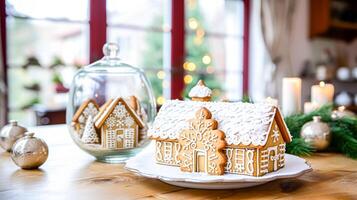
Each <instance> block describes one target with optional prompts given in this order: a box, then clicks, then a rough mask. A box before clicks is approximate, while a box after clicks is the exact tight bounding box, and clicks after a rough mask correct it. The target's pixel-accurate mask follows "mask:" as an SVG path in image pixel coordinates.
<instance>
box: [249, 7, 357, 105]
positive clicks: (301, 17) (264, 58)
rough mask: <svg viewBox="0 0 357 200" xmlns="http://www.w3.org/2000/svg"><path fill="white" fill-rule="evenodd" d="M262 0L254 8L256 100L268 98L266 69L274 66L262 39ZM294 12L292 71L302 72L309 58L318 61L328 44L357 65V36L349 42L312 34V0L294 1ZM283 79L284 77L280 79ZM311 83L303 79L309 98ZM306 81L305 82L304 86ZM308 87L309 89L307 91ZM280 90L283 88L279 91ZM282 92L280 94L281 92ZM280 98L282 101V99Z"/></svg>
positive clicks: (252, 80)
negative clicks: (266, 93)
mask: <svg viewBox="0 0 357 200" xmlns="http://www.w3.org/2000/svg"><path fill="white" fill-rule="evenodd" d="M260 1H261V0H252V10H251V27H250V28H251V30H250V32H251V37H250V77H249V78H250V79H249V80H250V85H249V87H250V96H251V97H252V98H253V100H255V101H259V100H262V99H263V98H265V90H264V89H265V87H264V84H265V83H267V82H266V81H267V80H268V79H269V76H270V74H269V73H266V72H267V68H269V67H270V66H271V61H270V57H269V55H268V54H267V51H266V49H265V45H264V42H263V39H262V33H261V27H260ZM295 6H296V7H295V12H294V15H293V24H292V31H291V34H292V36H291V43H290V44H291V45H290V48H289V49H287V51H289V52H290V62H291V66H292V70H293V72H292V73H291V75H293V76H299V75H300V73H301V71H302V69H303V67H304V63H305V62H306V61H310V62H311V63H312V64H313V65H314V64H315V63H316V62H318V61H319V59H320V57H321V52H322V51H323V50H324V49H325V48H329V49H330V50H331V52H332V54H333V55H336V54H338V53H339V54H345V55H346V60H347V64H348V65H349V66H350V67H353V66H356V65H357V61H356V60H355V58H357V40H354V41H353V42H351V43H346V42H343V41H338V40H331V39H327V38H314V39H310V37H309V15H310V10H309V0H299V1H295ZM279 81H281V80H279ZM311 83H312V82H310V83H306V84H305V83H304V84H303V85H304V86H303V90H304V91H303V93H306V94H303V96H304V99H303V100H307V98H308V94H309V93H310V91H309V90H310V89H309V87H310V85H311ZM305 85H306V86H305ZM305 90H306V91H305ZM278 92H280V91H278ZM279 96H281V95H279ZM280 102H281V101H280Z"/></svg>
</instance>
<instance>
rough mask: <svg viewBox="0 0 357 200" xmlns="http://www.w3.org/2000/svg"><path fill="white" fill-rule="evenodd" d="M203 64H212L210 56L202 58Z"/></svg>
mask: <svg viewBox="0 0 357 200" xmlns="http://www.w3.org/2000/svg"><path fill="white" fill-rule="evenodd" d="M202 62H203V64H205V65H209V64H210V63H211V57H210V56H209V55H205V56H203V57H202Z"/></svg>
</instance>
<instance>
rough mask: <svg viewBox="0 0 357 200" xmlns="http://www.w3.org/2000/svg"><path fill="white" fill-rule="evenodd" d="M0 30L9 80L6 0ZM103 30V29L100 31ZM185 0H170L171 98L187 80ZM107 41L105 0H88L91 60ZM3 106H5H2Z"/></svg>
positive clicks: (246, 5) (245, 37)
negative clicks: (185, 75) (184, 79)
mask: <svg viewBox="0 0 357 200" xmlns="http://www.w3.org/2000/svg"><path fill="white" fill-rule="evenodd" d="M242 1H243V3H244V11H243V12H244V15H243V16H244V19H243V21H244V22H243V60H242V62H243V85H242V87H243V95H248V94H249V29H250V1H251V0H242ZM0 30H1V32H0V33H1V41H2V43H1V49H0V51H1V55H2V58H3V59H2V65H1V66H2V68H3V69H2V71H3V72H4V73H3V74H2V77H1V78H2V80H4V83H5V86H6V87H7V86H8V81H7V69H8V65H7V64H8V63H7V52H6V31H7V30H6V0H0ZM98 30H101V31H98ZM185 34H186V32H185V0H171V37H170V38H171V39H170V41H171V51H170V56H171V58H170V66H171V68H170V72H171V73H170V75H171V76H170V83H171V84H170V85H171V90H170V91H171V92H170V97H171V99H182V96H181V94H182V91H183V90H184V87H185V84H184V81H183V78H184V74H185V72H184V69H183V67H182V66H183V64H184V62H185V53H186V52H185ZM106 41H107V10H106V1H105V0H104V1H103V0H89V61H90V62H91V63H92V62H94V61H96V60H98V59H100V58H101V57H102V56H103V53H102V47H103V45H104V44H105V43H106ZM4 101H5V105H6V108H5V112H4V114H3V115H5V116H3V117H4V119H5V121H8V112H9V107H8V91H6V93H5V100H4ZM2 109H3V108H2Z"/></svg>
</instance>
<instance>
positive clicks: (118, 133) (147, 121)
mask: <svg viewBox="0 0 357 200" xmlns="http://www.w3.org/2000/svg"><path fill="white" fill-rule="evenodd" d="M103 52H104V57H103V58H102V59H101V60H99V61H97V62H94V63H92V64H90V65H88V66H86V67H83V68H82V69H81V70H79V71H78V72H77V74H76V75H75V77H74V78H73V82H72V86H71V90H70V96H69V102H68V107H67V125H68V127H69V130H70V134H71V137H72V139H73V140H74V142H75V143H76V144H77V145H78V146H79V147H80V148H81V149H83V150H84V151H86V152H87V153H89V154H91V155H93V156H94V157H96V158H97V160H99V161H103V162H108V163H119V162H123V161H125V160H126V159H128V158H130V157H132V156H134V155H135V154H136V153H137V152H139V151H140V150H141V149H142V148H143V147H144V146H145V145H146V144H147V143H148V139H147V130H148V127H149V126H150V125H151V123H152V122H153V119H154V117H155V115H156V105H155V98H154V96H153V93H152V89H151V85H150V83H149V82H148V80H147V78H146V76H145V74H144V72H143V71H141V70H140V69H139V68H136V67H133V66H130V65H128V64H125V63H124V62H122V61H121V60H120V59H119V57H118V53H119V47H118V45H117V44H115V43H107V44H105V45H104V47H103Z"/></svg>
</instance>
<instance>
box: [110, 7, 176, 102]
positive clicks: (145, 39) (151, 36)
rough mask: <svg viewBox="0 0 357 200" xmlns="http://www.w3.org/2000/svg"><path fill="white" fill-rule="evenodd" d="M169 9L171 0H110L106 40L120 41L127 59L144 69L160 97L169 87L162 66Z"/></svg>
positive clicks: (168, 29)
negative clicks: (164, 89)
mask: <svg viewBox="0 0 357 200" xmlns="http://www.w3.org/2000/svg"><path fill="white" fill-rule="evenodd" d="M169 12H170V2H169V0H131V1H126V0H107V24H108V28H107V32H108V39H107V40H108V41H113V42H116V43H118V44H119V45H120V49H121V51H120V56H121V57H122V58H123V59H124V60H125V62H127V63H129V64H131V65H134V66H137V67H142V68H143V69H144V70H145V72H146V75H147V76H148V79H149V80H150V82H151V84H152V86H153V90H154V95H155V96H156V97H157V98H158V100H159V101H160V99H161V98H162V96H163V93H164V91H163V85H164V88H166V89H169V88H168V87H166V86H167V82H165V80H164V79H165V72H164V70H163V69H164V59H166V58H164V48H165V47H164V46H165V45H164V37H167V36H169V34H170V27H169V25H168V24H169V23H167V22H165V20H167V19H168V18H169V15H168V14H169ZM168 51H169V49H168Z"/></svg>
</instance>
